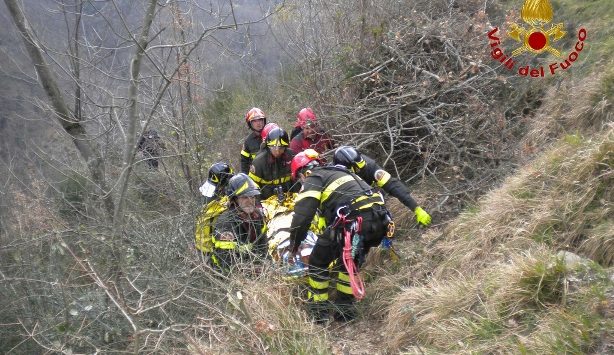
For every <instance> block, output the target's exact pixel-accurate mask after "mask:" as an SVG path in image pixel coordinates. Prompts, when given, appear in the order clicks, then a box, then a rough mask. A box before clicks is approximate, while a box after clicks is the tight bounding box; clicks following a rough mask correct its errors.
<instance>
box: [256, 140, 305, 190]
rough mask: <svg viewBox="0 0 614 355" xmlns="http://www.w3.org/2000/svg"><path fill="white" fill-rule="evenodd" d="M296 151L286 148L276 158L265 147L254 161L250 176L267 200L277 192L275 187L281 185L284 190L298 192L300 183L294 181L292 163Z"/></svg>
mask: <svg viewBox="0 0 614 355" xmlns="http://www.w3.org/2000/svg"><path fill="white" fill-rule="evenodd" d="M293 157H294V152H293V151H292V150H291V149H288V148H286V151H285V152H284V154H283V155H282V156H281V157H279V158H274V157H273V155H271V152H270V151H269V150H268V149H264V150H263V151H261V152H260V153H258V156H257V157H256V159H254V161H253V162H252V166H251V168H250V171H249V177H250V178H252V180H254V182H255V183H256V184H258V186H259V187H260V197H261V199H263V200H265V199H267V198H269V197H271V196H273V195H274V194H275V187H277V186H281V188H282V190H283V192H297V191H298V189H299V185H300V184H294V183H293V182H292V174H291V171H290V163H291V162H292V158H293Z"/></svg>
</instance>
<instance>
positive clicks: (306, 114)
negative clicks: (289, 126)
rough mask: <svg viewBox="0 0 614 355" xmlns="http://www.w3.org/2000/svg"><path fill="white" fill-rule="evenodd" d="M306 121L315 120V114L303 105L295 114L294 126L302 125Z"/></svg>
mask: <svg viewBox="0 0 614 355" xmlns="http://www.w3.org/2000/svg"><path fill="white" fill-rule="evenodd" d="M307 121H313V122H315V121H317V117H316V114H315V113H313V110H312V109H311V108H310V107H305V108H304V109H302V110H300V111H299V112H298V114H297V115H296V124H295V126H296V127H304V126H305V123H307Z"/></svg>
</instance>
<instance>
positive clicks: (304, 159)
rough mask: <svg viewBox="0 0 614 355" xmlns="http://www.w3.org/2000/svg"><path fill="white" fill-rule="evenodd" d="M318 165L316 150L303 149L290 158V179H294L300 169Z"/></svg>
mask: <svg viewBox="0 0 614 355" xmlns="http://www.w3.org/2000/svg"><path fill="white" fill-rule="evenodd" d="M318 165H320V159H319V155H318V152H316V151H315V150H313V149H305V150H304V151H302V152H300V153H298V154H297V155H295V156H294V158H292V163H291V164H290V171H291V172H292V179H293V180H296V175H297V173H298V172H300V171H301V170H303V169H309V168H313V167H314V166H318Z"/></svg>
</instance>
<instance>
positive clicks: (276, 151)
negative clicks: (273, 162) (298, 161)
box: [269, 146, 286, 158]
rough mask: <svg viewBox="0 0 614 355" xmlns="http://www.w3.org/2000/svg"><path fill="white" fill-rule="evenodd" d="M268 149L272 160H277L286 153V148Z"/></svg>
mask: <svg viewBox="0 0 614 355" xmlns="http://www.w3.org/2000/svg"><path fill="white" fill-rule="evenodd" d="M269 149H270V150H271V155H272V156H273V157H274V158H279V157H281V156H282V155H284V152H285V151H286V147H274V146H273V147H269Z"/></svg>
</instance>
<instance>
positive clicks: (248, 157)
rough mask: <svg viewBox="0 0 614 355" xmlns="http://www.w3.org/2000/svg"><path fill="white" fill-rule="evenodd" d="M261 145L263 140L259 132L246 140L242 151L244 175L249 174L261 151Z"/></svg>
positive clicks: (250, 135)
mask: <svg viewBox="0 0 614 355" xmlns="http://www.w3.org/2000/svg"><path fill="white" fill-rule="evenodd" d="M260 143H262V138H261V137H260V133H258V132H252V133H250V134H249V136H247V138H245V142H244V143H243V149H242V150H241V172H242V173H245V174H247V173H249V167H250V165H251V164H252V161H253V160H254V159H255V158H256V155H258V152H259V151H260Z"/></svg>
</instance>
